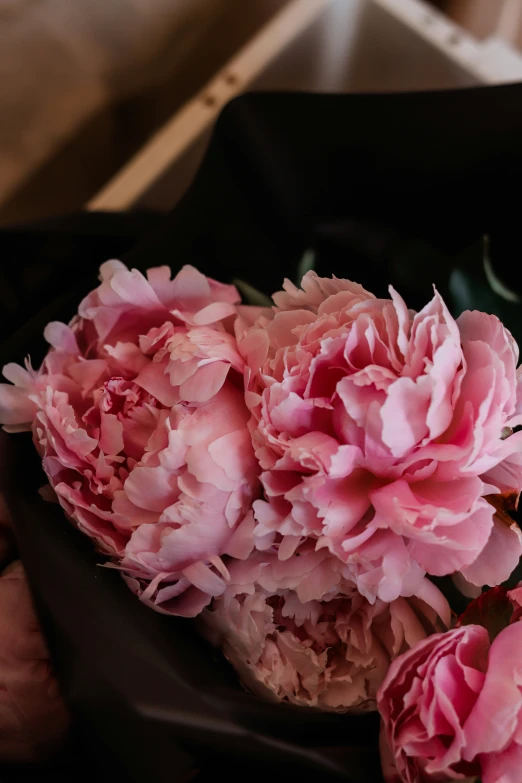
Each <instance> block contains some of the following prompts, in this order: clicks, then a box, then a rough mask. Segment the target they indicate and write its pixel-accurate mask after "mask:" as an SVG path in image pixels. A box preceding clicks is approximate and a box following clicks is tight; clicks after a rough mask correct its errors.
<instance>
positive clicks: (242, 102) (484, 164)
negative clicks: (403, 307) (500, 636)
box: [0, 85, 522, 783]
mask: <svg viewBox="0 0 522 783" xmlns="http://www.w3.org/2000/svg"><path fill="white" fill-rule="evenodd" d="M521 98H522V86H521V85H512V86H505V87H495V88H477V89H471V90H460V91H449V92H438V93H425V94H400V95H372V96H366V95H349V96H329V95H309V94H257V95H254V94H253V95H245V96H243V97H241V98H239V99H236V100H235V101H233V102H232V103H231V104H229V106H228V107H226V109H225V110H224V112H223V114H222V115H221V117H220V119H219V121H218V123H217V125H216V128H215V131H214V134H213V137H212V141H211V144H210V146H209V149H208V151H207V155H206V157H205V159H204V162H203V164H202V166H201V169H200V171H199V173H198V175H197V177H196V179H195V181H194V183H193V185H192V187H191V188H190V190H189V191H188V193H187V194H186V196H185V198H184V199H183V200H182V201H181V203H180V204H179V205H178V206H177V208H176V209H175V210H174V211H173V212H172V214H170V215H169V216H168V217H167V218H165V219H160V218H157V219H156V218H151V217H150V216H149V218H148V219H152V220H153V221H155V222H154V224H153V225H151V226H149V228H150V232H149V236H148V238H146V239H144V240H143V241H138V240H139V239H140V237H141V236H142V234H143V233H147V232H146V231H143V232H138V233H137V234H136V233H135V234H134V235H133V236H132V237H131V238H130V239H129V236H128V235H127V236H126V240H125V242H122V243H121V251H120V252H119V255H120V256H121V257H122V259H123V260H124V261H125V262H126V263H127V264H129V265H130V266H136V267H138V268H140V269H145V268H147V267H149V266H153V265H158V264H169V265H170V266H171V267H172V268H173V271H176V270H177V269H178V268H179V267H180V266H181V265H182V264H184V263H192V264H194V265H195V266H197V267H199V268H200V269H201V271H203V272H205V273H206V274H209V275H211V276H213V277H217V278H219V279H222V280H224V281H231V280H232V279H234V278H236V277H239V278H243V279H246V280H248V282H249V283H251V284H252V285H254V286H256V287H257V288H259V289H261V290H263V291H265V292H267V293H270V292H272V291H273V290H277V289H278V288H280V287H281V283H282V278H283V277H284V276H288V277H290V278H294V279H295V276H296V274H297V269H298V265H299V261H300V259H301V257H302V255H303V253H304V252H305V251H307V250H311V251H312V252H313V253H314V256H315V264H316V269H317V271H318V272H319V273H320V274H324V275H330V274H332V273H335V274H337V275H340V276H341V275H342V276H344V277H350V278H352V279H354V280H357V281H358V282H361V283H362V284H363V285H366V286H367V287H368V288H369V289H371V290H372V291H374V292H375V293H377V294H386V287H387V285H388V283H390V282H391V283H394V284H395V285H397V287H398V288H399V289H400V291H401V293H403V294H404V295H405V297H406V298H407V301H408V303H409V304H410V306H413V307H418V306H422V304H423V303H424V302H425V301H426V300H427V298H428V297H429V296H430V295H431V284H432V283H433V282H435V283H437V286H438V287H439V289H440V290H441V292H442V293H443V294H444V295H445V296H448V298H449V300H450V301H451V303H452V306H453V309H454V311H455V312H456V311H458V310H459V308H460V307H461V306H462V304H463V302H462V296H463V294H462V291H463V288H462V285H461V286H460V288H459V286H458V285H457V286H456V285H455V279H456V278H455V270H460V271H459V273H461V278H463V279H464V280H467V281H468V282H469V280H472V282H471V283H470V285H469V287H468V289H469V291H471V297H472V298H473V296H475V293H474V292H475V291H476V290H478V289H477V285H478V284H477V283H476V280H475V278H476V279H479V278H480V281H481V284H482V283H483V279H482V277H481V270H482V268H483V266H482V262H483V258H482V250H481V249H480V248H481V247H482V245H481V238H482V235H483V234H484V233H486V232H488V233H490V234H491V236H492V237H497V236H502V237H503V238H504V242H503V244H502V243H500V242H498V241H497V243H496V245H495V246H496V247H500V246H502V248H503V249H502V252H498V254H497V255H496V256H495V259H494V262H495V265H496V266H495V268H496V271H497V274H498V276H499V277H500V278H503V279H504V280H506V281H508V283H509V285H510V286H511V288H514V289H517V290H518V289H519V288H520V286H519V274H517V272H516V271H515V272H513V269H512V263H511V261H512V259H513V258H515V260H516V258H517V254H518V247H517V242H518V225H517V213H518V200H517V198H516V192H517V189H518V185H519V183H520V182H521V181H522V155H521V153H520V144H521V143H520V139H521V138H522V101H521ZM514 196H515V197H514ZM89 219H90V218H89V216H84V218H83V220H89ZM99 219H100V218H99V216H98V217H93V218H92V220H93V221H94V220H99ZM102 220H105V221H106V222H105V224H104V225H105V227H106V228H105V230H106V232H107V234H110V233H111V232H110V231H109V230H108V228H109V227H110V226H111V225H114V224H111V221H112V220H119V221H120V222H121V221H122V220H125V218H123V217H122V216H113V217H112V218H111V217H109V216H107V217H105V218H102ZM97 225H98V226H99V225H100V224H99V223H98V224H97ZM120 225H121V223H120ZM54 230H55V232H57V235H58V236H59V235H60V232H61V231H62V232H63V230H64V229H63V224H62V228H60V227H55V229H54ZM22 233H23V231H22ZM96 233H97V244H96V252H95V253H93V257H92V260H91V259H89V258H85V255H83V256H82V257H81V263H80V264H78V262H76V263H72V265H69V266H68V267H67V269H68V270H69V272H68V273H67V274H62V275H56V276H55V277H54V278H53V280H54V282H53V284H52V286H51V288H52V292H53V293H54V294H55V298H54V300H53V301H51V302H50V303H41V304H42V306H41V307H40V309H39V310H38V308H36V306H35V309H36V310H37V312H33V306H31V308H28V309H30V313H29V312H28V313H23V312H21V311H17V313H16V314H14V315H13V316H12V318H11V319H6V321H7V326H6V327H5V332H4V336H5V340H4V342H3V344H2V347H1V349H0V359H1V360H2V363H3V362H5V361H8V360H9V361H12V360H17V361H19V360H20V359H21V358H22V357H23V356H24V354H26V353H28V352H30V353H32V354H33V356H34V358H35V359H36V360H39V359H40V358H41V355H42V353H41V352H42V342H41V331H42V329H43V326H44V325H45V323H46V322H47V321H49V320H52V319H63V320H68V319H69V318H70V317H71V316H72V315H73V314H74V312H75V309H76V307H77V304H78V301H79V298H80V296H81V295H82V294H84V293H86V292H87V291H88V290H89V288H90V287H92V285H93V282H94V278H95V274H96V268H97V266H98V264H99V262H100V261H102V260H104V259H105V258H107V257H109V256H111V255H114V252H113V250H114V248H113V247H112V246H111V247H110V248H109V240H108V238H107V237H104V231H103V229H99V230H98V231H97V232H96ZM123 233H125V232H123ZM72 234H73V237H74V231H73V232H72ZM9 236H10V235H9V232H4V234H3V235H0V246H1V243H2V242H3V243H4V247H5V242H6V237H7V239H9ZM506 237H510V238H511V242H507V241H506ZM69 241H71V237H70V236H69ZM476 247H478V248H479V249H478V251H474V250H473V248H476ZM104 250H105V252H104ZM124 251H127V252H124ZM73 252H74V248H71V253H69V255H68V256H67V258H68V259H69V261H71V260H72V259H71V254H72V253H73ZM3 255H4V258H5V254H3ZM51 255H52V254H51ZM463 258H465V259H466V261H465V263H464V262H463V261H462V259H463ZM4 263H6V265H7V266H6V270H7V272H6V273H8V272H9V262H8V261H7V262H4ZM19 263H20V264H21V265H22V266H23V265H24V264H26V263H27V264H28V256H27V257H25V256H24V254H23V253H22V254H21V259H20V262H19ZM516 263H517V264H518V262H516ZM51 266H52V263H51ZM71 270H73V272H72V274H71ZM470 270H471V272H470ZM466 275H467V277H466ZM461 278H458V279H459V280H460V279H461ZM29 279H30V276H29ZM473 280H475V282H473ZM468 289H466V290H468ZM469 291H468V292H469ZM489 294H491V291H489ZM489 294H488V295H489ZM491 296H493V300H492V301H493V304H492V309H494V308H495V307H498V309H499V310H502V307H503V301H501V300H502V299H503V297H502V296H499V295H497V294H491ZM495 297H496V298H495ZM23 299H24V297H23V296H22V301H23ZM466 306H467V305H466ZM27 315H31V316H32V317H31V320H30V321H29V322H28V323H25V325H23V326H20V324H22V323H23V322H24V321H25V320H26V316H27ZM513 318H514V320H515V322H516V321H517V320H518V309H517V310H515V311H514V315H513ZM9 322H11V323H12V324H13V328H12V329H11V330H10V329H9ZM14 327H19V328H14ZM9 331H11V333H10V334H8V332H9ZM1 456H2V464H1V466H0V476H1V477H2V480H3V484H4V490H5V492H6V494H7V497H8V502H9V506H10V509H11V512H12V515H13V520H14V524H15V528H16V534H17V538H18V542H19V546H20V550H21V554H22V557H23V559H24V562H25V564H26V568H27V570H28V573H29V577H30V580H31V583H32V586H33V590H34V595H35V599H36V601H37V605H38V609H39V611H40V615H41V618H42V622H43V625H44V628H45V631H46V634H47V636H48V639H49V643H50V646H51V650H52V653H53V659H54V663H55V666H56V670H57V673H58V676H59V678H60V682H61V685H62V689H63V692H64V695H65V697H66V698H67V700H68V702H69V704H70V706H71V709H72V710H73V714H74V716H75V725H76V732H77V735H79V736H80V737H81V738H82V743H83V744H82V745H81V747H83V748H84V749H86V748H88V749H89V750H88V752H89V753H90V754H92V756H93V757H94V758H96V759H98V761H99V765H100V767H99V768H100V769H103V768H107V767H109V766H110V765H114V764H115V765H116V766H117V767H118V768H119V769H120V768H121V770H123V772H124V774H125V775H126V777H127V779H128V780H131V781H134V780H136V781H138V780H140V781H141V780H154V781H158V782H159V783H162V781H165V782H166V781H172V782H173V783H174V782H175V781H182V780H185V779H188V778H187V776H189V775H190V774H191V773H192V772H193V771H194V770H202V772H201V775H202V778H201V779H206V778H205V776H208V775H209V774H211V773H214V774H218V773H219V774H220V775H223V777H225V778H226V779H228V780H230V781H233V780H236V779H238V780H239V779H241V780H243V779H244V777H245V775H250V776H254V779H259V778H260V777H261V775H263V776H264V775H271V776H272V777H274V776H275V779H276V780H281V779H283V778H284V776H285V775H286V774H290V775H301V776H302V777H303V778H304V779H306V780H308V779H311V778H312V776H314V777H316V776H319V777H320V779H321V780H328V779H332V780H334V779H344V780H347V781H354V783H355V782H356V781H366V780H368V781H370V780H371V781H376V780H378V779H379V772H378V753H377V734H378V721H377V718H376V716H375V715H363V716H338V715H324V714H319V713H316V712H314V711H312V710H305V709H299V708H293V707H290V706H286V705H285V706H274V705H272V704H265V703H263V702H260V701H258V700H257V699H256V698H254V697H253V696H251V695H249V694H247V693H245V692H244V691H243V690H242V688H241V687H240V685H239V684H238V682H237V680H236V678H235V676H234V674H233V672H232V671H231V669H230V667H229V666H228V664H227V663H226V662H225V661H224V660H223V658H222V657H221V655H220V654H219V653H218V652H217V651H215V650H212V649H211V648H210V647H209V646H208V645H207V644H206V643H205V642H204V641H202V640H201V639H200V638H199V637H198V636H197V634H196V633H195V631H194V629H193V627H192V625H191V624H190V622H188V621H185V620H181V619H173V618H168V617H164V616H161V615H157V614H155V613H154V612H152V611H150V610H149V609H147V608H145V607H144V606H142V605H141V604H139V602H138V601H137V600H136V598H135V596H133V595H132V594H131V593H130V591H129V590H128V589H127V588H126V586H125V585H124V583H123V582H122V580H121V579H120V578H119V576H118V574H117V573H115V572H113V571H109V570H106V569H103V568H100V567H99V565H98V563H99V562H100V557H99V556H98V555H97V554H96V553H94V552H93V550H92V547H91V544H90V542H89V541H88V540H87V539H85V538H84V537H83V536H82V535H81V534H79V533H78V532H77V531H76V530H74V529H73V528H72V526H70V525H69V523H67V522H66V520H65V518H64V516H63V514H62V512H61V510H60V508H59V507H58V506H56V505H50V504H46V503H45V502H44V501H43V500H42V499H41V498H40V496H39V495H38V488H39V486H40V485H41V483H42V482H43V474H42V472H41V469H40V466H39V464H38V458H37V456H36V454H35V453H34V449H33V446H32V444H31V441H30V437H29V436H27V437H26V436H16V437H13V436H11V437H7V436H5V435H4V436H2V440H1ZM85 752H86V753H87V750H85ZM208 779H210V778H208Z"/></svg>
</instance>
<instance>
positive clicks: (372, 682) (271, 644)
mask: <svg viewBox="0 0 522 783" xmlns="http://www.w3.org/2000/svg"><path fill="white" fill-rule="evenodd" d="M331 566H333V568H334V569H335V564H334V563H333V562H332V557H331V555H328V554H327V553H326V552H325V551H324V550H323V551H321V552H314V551H313V549H312V548H305V549H304V551H303V554H302V556H294V557H293V558H290V559H289V560H286V561H284V562H283V561H280V560H278V559H277V557H275V556H273V555H272V556H271V555H268V556H264V555H260V554H258V555H254V556H253V557H252V558H250V559H249V560H248V561H246V562H244V563H241V562H240V561H236V562H235V563H233V564H232V566H231V568H230V582H229V585H228V587H227V589H226V591H225V592H224V594H223V595H222V596H220V597H219V598H216V599H214V601H213V603H212V605H211V607H210V608H209V609H207V610H205V611H204V612H203V614H202V616H201V621H202V623H203V628H204V633H205V635H206V636H207V637H208V638H209V639H210V640H211V641H212V642H213V643H214V644H216V645H218V646H220V647H221V648H222V649H223V652H224V654H225V655H226V657H227V658H228V659H229V660H230V661H231V663H232V664H233V666H234V667H235V668H236V670H237V671H238V674H239V676H240V678H241V680H242V682H243V683H244V685H245V686H246V687H248V688H249V689H250V690H251V691H253V692H254V693H257V694H258V695H260V696H262V697H265V698H266V697H268V698H270V699H272V700H280V701H286V702H290V703H292V704H297V705H301V706H310V707H319V708H321V709H323V710H336V711H346V710H348V709H360V710H368V709H375V699H376V693H377V689H378V687H379V685H380V684H381V682H382V681H383V679H384V677H385V675H386V672H387V671H388V667H389V665H390V660H392V659H393V658H395V657H396V656H397V655H398V654H399V653H400V652H402V651H404V650H405V649H408V648H409V647H412V646H413V645H415V644H417V643H418V642H419V641H420V640H421V639H424V637H425V636H426V633H427V632H433V631H434V630H435V628H436V627H437V624H438V625H439V627H440V624H441V621H440V620H438V617H437V612H440V614H441V615H443V619H444V621H445V622H449V607H448V605H447V603H446V601H445V599H444V598H443V596H442V595H441V594H440V593H439V591H438V590H437V589H436V588H435V587H434V586H433V585H432V584H431V583H430V584H429V585H426V599H427V600H430V602H431V604H432V605H433V606H429V605H428V603H425V602H423V601H421V600H420V599H409V600H406V599H404V598H398V599H396V600H395V601H393V602H392V603H391V604H385V603H384V602H383V601H380V600H377V601H376V602H375V603H374V604H370V603H369V602H368V601H367V600H366V598H364V597H363V596H362V595H361V594H360V593H359V592H358V591H357V589H356V586H355V584H354V583H353V582H348V581H346V580H344V579H342V578H341V579H339V578H337V579H336V578H335V577H334V578H332V579H329V578H328V571H329V570H330V568H331ZM321 569H322V570H323V574H322V576H321V584H322V588H323V589H327V590H328V592H325V593H324V596H323V600H322V601H316V600H308V593H309V592H310V588H311V585H310V580H313V579H317V573H318V571H320V570H321ZM426 582H427V580H426ZM311 592H314V591H313V590H312V591H311ZM433 607H435V609H436V610H437V611H435V609H434V608H433Z"/></svg>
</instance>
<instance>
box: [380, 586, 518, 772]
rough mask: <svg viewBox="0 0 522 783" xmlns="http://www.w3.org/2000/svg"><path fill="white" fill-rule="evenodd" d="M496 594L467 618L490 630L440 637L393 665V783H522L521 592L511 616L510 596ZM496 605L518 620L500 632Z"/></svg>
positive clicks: (389, 716) (386, 719) (384, 751)
mask: <svg viewBox="0 0 522 783" xmlns="http://www.w3.org/2000/svg"><path fill="white" fill-rule="evenodd" d="M489 592H490V593H492V595H488V594H485V595H486V599H485V600H484V597H481V598H480V599H477V602H474V604H475V603H476V605H475V606H473V605H472V610H471V612H468V613H467V615H468V617H471V616H472V615H475V616H477V617H481V618H484V619H485V620H486V621H487V624H488V628H485V627H483V626H482V625H462V626H461V627H459V628H456V629H454V630H453V631H449V632H447V633H442V634H435V635H433V636H431V637H429V638H427V639H425V640H424V641H422V642H421V643H420V644H418V645H417V646H416V647H415V648H414V649H412V650H409V651H407V652H406V653H404V654H403V655H401V656H400V657H398V658H397V659H396V660H395V661H394V662H393V663H392V664H391V666H390V669H389V672H388V674H387V676H386V679H385V681H384V683H383V685H382V687H381V688H380V691H379V693H378V696H377V700H378V707H379V711H380V713H381V716H382V720H383V732H382V736H381V755H382V761H383V773H384V775H385V778H386V780H387V781H389V783H391V782H392V781H397V780H401V781H404V783H426V782H427V781H432V780H433V781H438V782H440V781H449V780H462V779H466V780H468V779H469V780H475V779H476V778H477V777H478V778H480V779H481V781H482V783H520V781H521V780H522V662H521V659H520V650H521V649H522V623H520V622H518V619H519V617H520V612H519V610H520V599H521V590H520V589H518V590H515V591H511V593H508V594H507V597H508V598H509V599H510V602H511V606H509V607H508V609H509V610H508V612H507V614H506V612H505V611H504V609H505V607H504V603H505V602H506V601H505V598H506V596H505V595H503V594H501V593H498V594H494V593H493V591H489ZM496 602H500V604H501V607H500V608H501V610H502V611H504V615H505V622H506V623H511V624H509V625H505V626H504V628H502V629H501V630H500V631H499V630H498V628H497V627H496V626H497V625H498V618H496V617H495V613H494V604H495V603H496ZM507 603H509V602H507ZM513 609H514V610H515V612H514V613H513ZM488 629H489V634H488Z"/></svg>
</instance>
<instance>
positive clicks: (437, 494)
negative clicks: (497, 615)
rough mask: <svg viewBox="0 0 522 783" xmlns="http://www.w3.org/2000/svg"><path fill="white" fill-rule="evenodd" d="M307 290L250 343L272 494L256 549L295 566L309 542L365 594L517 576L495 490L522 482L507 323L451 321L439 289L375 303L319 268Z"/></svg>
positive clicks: (260, 508)
mask: <svg viewBox="0 0 522 783" xmlns="http://www.w3.org/2000/svg"><path fill="white" fill-rule="evenodd" d="M302 286H303V290H298V289H297V288H295V286H293V285H292V284H291V283H289V282H288V281H287V282H286V283H285V291H284V292H281V293H278V294H276V295H275V296H274V301H275V303H276V307H275V308H274V312H273V313H270V312H268V313H267V312H265V313H264V314H263V315H262V316H261V317H260V318H259V319H258V320H257V322H256V323H255V324H254V325H253V326H248V325H246V324H245V325H244V328H243V331H242V334H241V338H240V341H239V348H240V351H241V353H242V355H243V356H244V357H245V360H246V363H247V372H246V378H247V393H246V399H247V404H248V405H249V407H250V409H251V411H252V419H251V423H250V427H251V433H252V437H253V441H254V447H255V450H256V454H257V457H258V459H259V461H260V464H261V467H262V469H263V473H262V483H263V486H264V490H265V498H266V499H265V500H258V501H256V503H255V504H254V513H255V518H256V523H257V524H256V530H255V536H256V546H257V548H258V549H260V550H263V549H270V548H273V547H275V548H277V550H278V553H279V557H280V558H281V559H283V560H284V559H286V558H288V557H291V556H292V554H293V553H294V552H295V551H296V550H298V549H299V547H300V546H301V545H302V543H303V542H304V541H307V540H310V539H311V540H312V541H314V542H315V545H316V546H317V547H318V548H322V547H326V548H327V549H328V550H329V551H330V552H332V553H333V554H335V555H336V556H337V557H338V558H339V559H340V560H341V561H342V562H343V563H344V564H345V565H346V568H347V571H346V575H348V573H349V574H351V577H352V578H353V579H354V580H355V581H356V583H357V586H358V588H359V590H360V591H361V592H362V593H363V594H364V595H365V596H366V597H367V598H368V599H369V600H370V601H373V600H375V597H376V596H378V597H379V598H381V599H383V600H386V601H391V600H393V599H395V598H397V597H398V596H399V595H412V594H414V593H415V591H416V589H417V587H418V585H419V584H420V580H421V579H422V577H423V575H424V574H425V573H426V572H428V573H430V574H433V575H445V574H449V573H453V572H462V574H463V575H464V576H465V578H466V579H468V580H469V581H470V582H473V583H475V584H490V585H493V584H498V583H499V582H501V581H503V580H504V579H506V578H507V577H508V576H509V574H510V573H511V571H512V570H513V569H514V567H515V565H516V564H517V562H518V559H519V557H520V555H521V553H522V545H521V535H520V531H519V530H518V528H517V527H516V526H510V525H505V524H502V523H501V521H500V518H494V513H495V509H494V507H493V505H492V504H491V503H490V502H488V500H487V499H486V496H491V495H494V494H495V493H500V492H501V493H503V494H504V495H515V496H518V493H519V492H520V489H521V487H522V459H521V454H522V433H517V434H515V435H511V437H505V436H506V435H507V434H508V433H509V432H510V430H509V429H508V428H510V427H513V426H514V425H515V424H517V423H519V419H520V416H519V414H520V410H519V408H518V407H517V370H516V365H517V360H518V348H517V346H516V344H515V342H514V341H513V339H512V337H511V335H510V334H509V332H507V331H506V329H504V327H503V326H502V324H501V323H500V321H499V320H498V319H497V318H496V317H494V316H490V315H485V314H484V313H479V312H466V313H463V315H461V316H460V318H459V319H458V320H457V321H455V320H454V319H453V318H452V316H451V315H450V313H449V312H448V310H447V308H446V305H445V304H444V302H443V300H442V299H441V297H440V296H439V295H438V294H437V293H435V296H434V298H433V299H432V301H431V302H430V303H429V304H428V305H427V306H426V307H425V308H424V309H423V310H422V311H421V312H419V313H417V314H415V313H412V312H411V311H409V310H408V309H407V307H406V305H405V303H404V302H403V300H402V299H401V297H400V296H399V295H398V294H397V293H396V292H395V291H394V290H393V289H391V299H376V298H375V297H374V296H373V295H372V294H370V293H368V292H367V291H365V290H364V289H363V288H362V287H361V286H359V285H357V284H355V283H351V282H349V281H348V280H338V279H335V278H334V279H321V278H319V277H317V275H315V274H314V273H313V272H310V273H308V274H307V275H306V276H305V277H304V279H303V283H302ZM518 405H520V402H519V403H518ZM503 438H504V439H503ZM497 505H498V504H497Z"/></svg>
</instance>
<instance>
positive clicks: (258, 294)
mask: <svg viewBox="0 0 522 783" xmlns="http://www.w3.org/2000/svg"><path fill="white" fill-rule="evenodd" d="M232 283H233V284H234V285H235V286H236V288H237V289H238V291H239V293H240V294H241V296H242V297H243V299H244V300H245V302H246V304H249V305H256V306H257V307H272V306H273V304H274V303H273V302H272V300H271V299H270V297H269V296H267V295H266V294H264V293H263V292H262V291H258V290H257V288H254V286H253V285H250V283H246V282H245V281H244V280H240V279H239V278H235V279H234V280H232Z"/></svg>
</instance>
